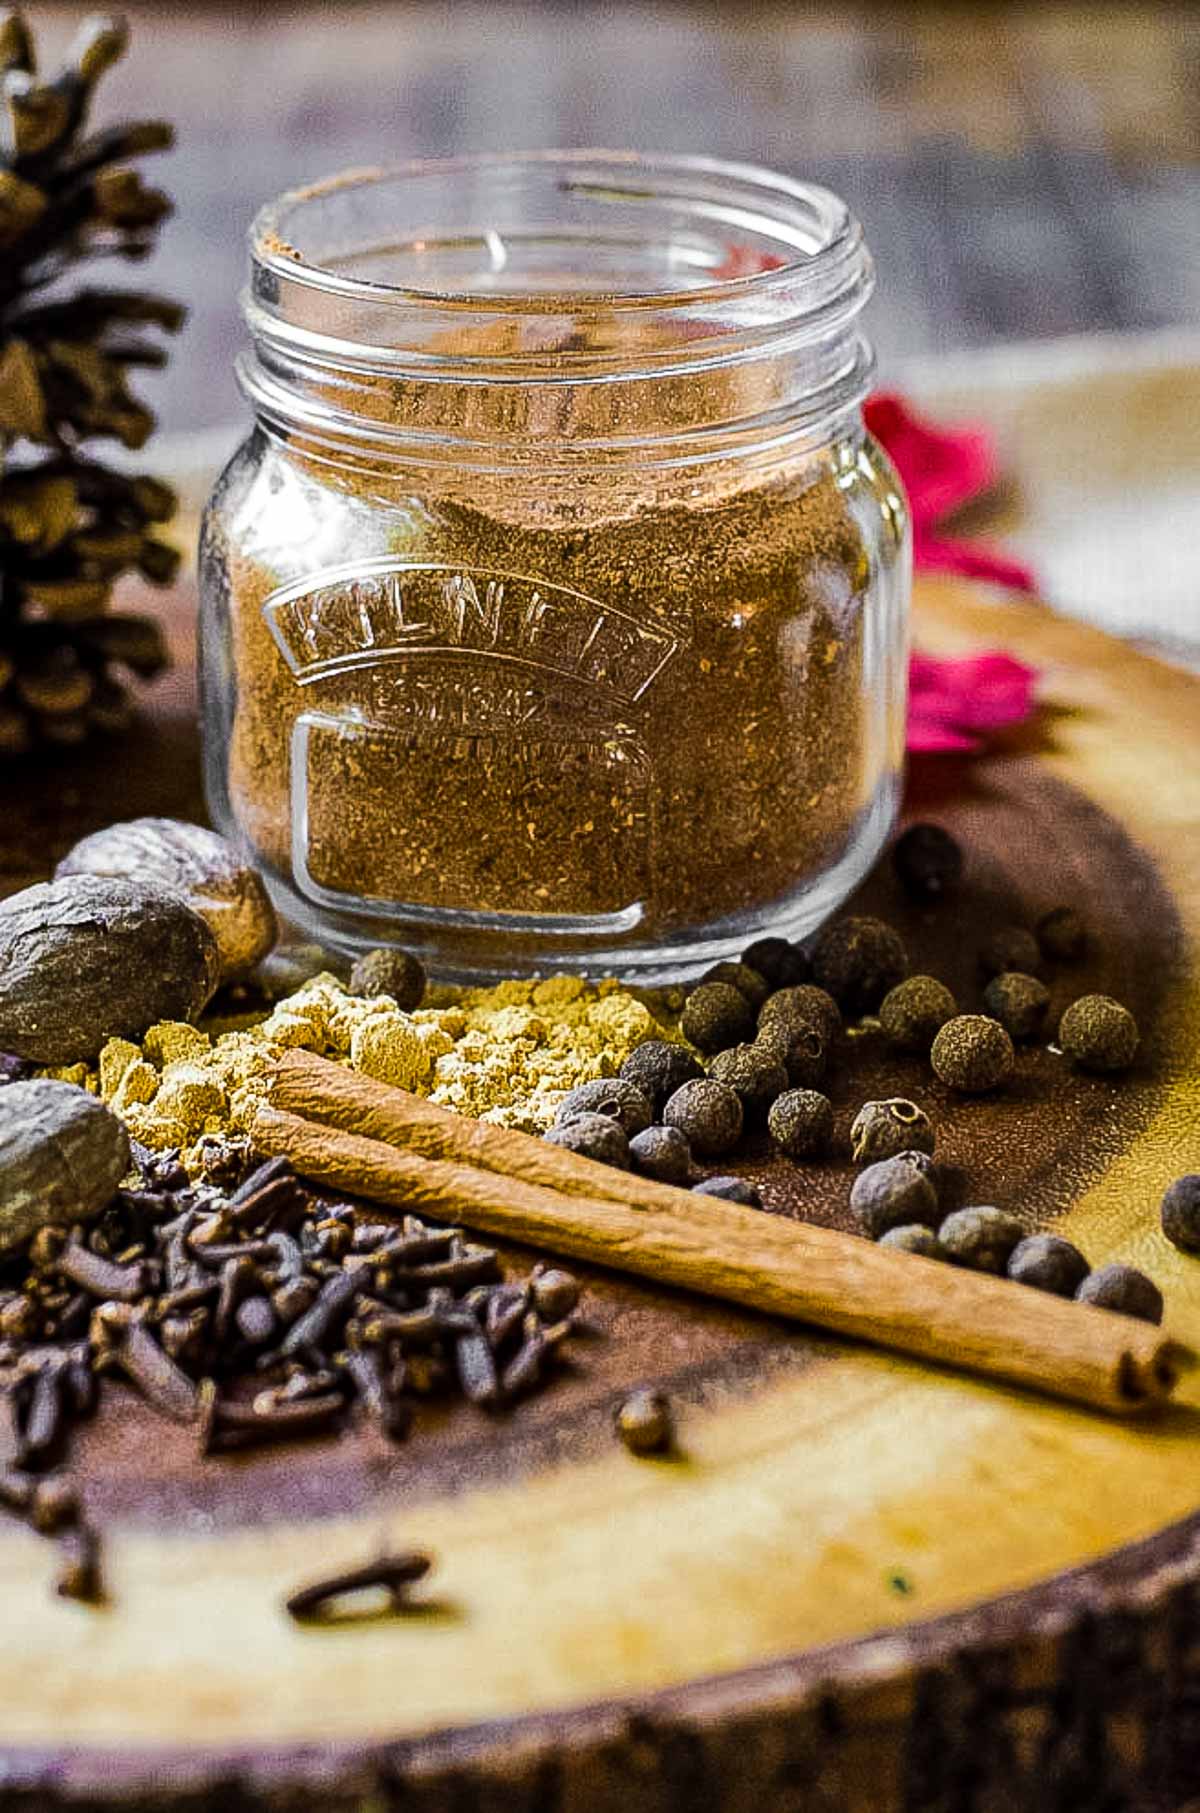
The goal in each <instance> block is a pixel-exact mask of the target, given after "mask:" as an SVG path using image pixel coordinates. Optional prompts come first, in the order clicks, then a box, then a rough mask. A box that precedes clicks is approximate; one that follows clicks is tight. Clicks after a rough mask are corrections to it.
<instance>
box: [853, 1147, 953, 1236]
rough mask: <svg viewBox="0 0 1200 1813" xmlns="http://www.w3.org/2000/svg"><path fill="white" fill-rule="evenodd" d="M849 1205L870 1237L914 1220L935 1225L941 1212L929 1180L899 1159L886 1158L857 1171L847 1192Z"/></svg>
mask: <svg viewBox="0 0 1200 1813" xmlns="http://www.w3.org/2000/svg"><path fill="white" fill-rule="evenodd" d="M850 1208H851V1211H852V1213H853V1214H854V1215H855V1217H856V1218H857V1220H858V1222H859V1223H860V1225H861V1227H862V1230H863V1233H864V1234H866V1235H868V1236H869V1237H870V1239H872V1240H879V1239H880V1238H881V1237H882V1236H883V1235H884V1234H886V1233H887V1232H888V1230H889V1229H891V1228H901V1227H906V1226H908V1225H910V1224H911V1223H913V1222H920V1223H921V1225H922V1226H924V1227H930V1228H935V1227H936V1226H937V1224H938V1216H939V1213H940V1211H939V1209H938V1199H937V1191H936V1190H935V1189H934V1187H933V1185H932V1183H931V1182H930V1181H929V1179H928V1178H927V1177H923V1176H922V1175H921V1173H920V1171H918V1170H917V1169H916V1168H915V1166H913V1165H909V1164H906V1163H905V1162H904V1160H903V1159H902V1158H885V1159H884V1160H883V1161H882V1162H881V1163H880V1164H877V1165H868V1166H867V1168H866V1170H865V1171H860V1172H859V1174H858V1176H857V1177H856V1178H855V1180H854V1187H853V1188H852V1189H851V1191H850Z"/></svg>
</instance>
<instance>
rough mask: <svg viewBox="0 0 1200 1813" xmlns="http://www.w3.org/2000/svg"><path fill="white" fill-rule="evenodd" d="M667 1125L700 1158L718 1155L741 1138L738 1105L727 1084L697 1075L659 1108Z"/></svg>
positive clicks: (733, 1092)
mask: <svg viewBox="0 0 1200 1813" xmlns="http://www.w3.org/2000/svg"><path fill="white" fill-rule="evenodd" d="M663 1120H664V1121H665V1123H666V1124H667V1126H668V1127H677V1128H678V1129H679V1131H680V1133H682V1134H683V1136H684V1138H685V1139H686V1140H687V1142H688V1144H689V1145H690V1146H691V1148H692V1151H693V1152H695V1153H696V1154H697V1155H698V1156H699V1157H701V1158H719V1157H720V1156H721V1155H722V1153H724V1152H729V1151H731V1150H732V1149H733V1147H734V1146H736V1145H737V1143H738V1141H739V1139H741V1137H742V1122H743V1116H742V1104H741V1102H740V1101H739V1100H738V1097H737V1093H736V1091H735V1090H733V1089H731V1088H730V1087H729V1085H728V1083H718V1082H715V1081H714V1080H713V1078H712V1077H707V1076H705V1077H698V1078H697V1079H696V1081H695V1082H692V1083H685V1084H684V1085H683V1088H682V1089H677V1090H676V1091H675V1093H674V1095H673V1096H672V1097H671V1099H670V1101H669V1102H668V1103H667V1105H666V1107H665V1108H664V1109H663Z"/></svg>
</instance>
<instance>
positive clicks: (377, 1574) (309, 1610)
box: [284, 1550, 433, 1621]
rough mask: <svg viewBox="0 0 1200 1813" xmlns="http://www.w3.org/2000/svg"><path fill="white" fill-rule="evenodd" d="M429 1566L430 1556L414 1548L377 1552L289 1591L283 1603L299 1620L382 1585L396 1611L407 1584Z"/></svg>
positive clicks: (316, 1615)
mask: <svg viewBox="0 0 1200 1813" xmlns="http://www.w3.org/2000/svg"><path fill="white" fill-rule="evenodd" d="M432 1566H433V1562H432V1561H431V1560H430V1557H429V1556H428V1555H422V1554H421V1553H419V1552H418V1551H416V1550H413V1551H410V1552H407V1553H403V1554H399V1555H379V1556H377V1557H376V1559H375V1560H374V1561H368V1562H367V1563H366V1565H365V1566H363V1567H357V1568H347V1569H346V1570H345V1571H344V1572H342V1573H338V1574H329V1575H327V1576H326V1577H325V1578H324V1579H322V1580H317V1581H314V1582H313V1583H312V1584H311V1585H310V1586H302V1587H300V1588H299V1589H298V1590H297V1591H296V1592H294V1593H291V1594H289V1596H288V1598H287V1599H286V1600H285V1601H284V1606H285V1609H286V1610H287V1612H288V1613H289V1615H290V1616H291V1617H293V1618H295V1619H297V1620H299V1621H304V1620H307V1619H317V1618H322V1617H325V1616H327V1615H329V1613H330V1611H331V1608H332V1607H333V1605H334V1602H335V1601H337V1600H339V1599H346V1598H350V1597H352V1596H353V1595H355V1594H357V1593H371V1592H377V1591H378V1590H379V1589H380V1588H382V1589H383V1590H384V1592H386V1594H387V1595H388V1598H389V1600H390V1603H391V1606H392V1608H393V1610H397V1611H399V1610H402V1609H403V1607H404V1604H405V1601H406V1598H407V1594H408V1589H409V1587H410V1586H412V1585H414V1584H415V1582H416V1581H418V1580H423V1579H424V1578H425V1576H426V1574H428V1572H429V1570H430V1568H431V1567H432Z"/></svg>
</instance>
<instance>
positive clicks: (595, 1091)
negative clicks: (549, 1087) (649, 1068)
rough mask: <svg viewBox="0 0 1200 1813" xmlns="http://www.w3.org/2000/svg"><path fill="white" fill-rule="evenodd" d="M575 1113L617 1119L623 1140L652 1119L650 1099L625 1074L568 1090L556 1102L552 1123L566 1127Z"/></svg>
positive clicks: (589, 1082)
mask: <svg viewBox="0 0 1200 1813" xmlns="http://www.w3.org/2000/svg"><path fill="white" fill-rule="evenodd" d="M577 1114H607V1115H608V1116H609V1117H610V1118H611V1119H612V1120H615V1121H618V1122H619V1123H620V1125H621V1128H622V1130H623V1131H624V1134H625V1137H626V1139H632V1138H633V1136H634V1134H635V1133H642V1132H644V1130H645V1129H646V1128H647V1127H648V1126H649V1125H650V1122H651V1121H652V1120H653V1119H654V1114H653V1111H652V1109H651V1106H650V1102H649V1099H648V1097H647V1096H646V1095H645V1093H644V1092H643V1091H642V1090H641V1089H639V1088H638V1086H637V1084H636V1083H631V1082H629V1081H628V1079H627V1078H625V1077H620V1076H598V1077H592V1078H591V1079H590V1080H589V1081H588V1082H586V1083H577V1084H576V1086H575V1088H574V1089H568V1091H567V1093H566V1095H564V1096H563V1099H562V1101H561V1102H560V1103H559V1104H558V1112H557V1114H556V1115H555V1117H554V1118H555V1122H556V1124H557V1125H558V1126H560V1127H561V1126H565V1125H566V1123H567V1121H570V1120H574V1118H575V1116H576V1115H577Z"/></svg>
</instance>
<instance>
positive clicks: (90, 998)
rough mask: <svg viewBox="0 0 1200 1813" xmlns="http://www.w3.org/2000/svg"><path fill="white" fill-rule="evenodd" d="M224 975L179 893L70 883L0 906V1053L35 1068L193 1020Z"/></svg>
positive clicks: (101, 881) (70, 879)
mask: <svg viewBox="0 0 1200 1813" xmlns="http://www.w3.org/2000/svg"><path fill="white" fill-rule="evenodd" d="M219 977H220V953H219V951H218V948H217V941H216V938H215V937H214V936H213V934H212V932H211V931H210V930H209V927H208V925H207V924H206V923H205V921H204V920H203V919H201V918H200V916H199V915H198V914H197V913H194V912H193V911H192V909H191V907H189V906H187V905H186V904H185V902H184V901H183V899H182V898H181V897H180V896H179V895H178V894H175V893H169V892H166V891H151V890H150V889H148V888H146V887H143V886H141V885H140V884H135V883H132V882H125V881H111V880H108V879H105V878H103V877H101V876H97V875H64V876H63V878H62V880H61V881H45V882H39V883H38V885H37V886H36V887H32V888H26V889H25V890H24V892H23V893H20V894H14V895H12V897H11V898H10V899H8V900H5V901H3V902H0V1051H12V1052H15V1053H16V1054H17V1056H18V1057H23V1058H31V1059H32V1060H33V1061H34V1063H37V1064H76V1063H79V1062H80V1061H81V1060H84V1059H90V1058H94V1057H95V1056H96V1054H97V1053H98V1051H99V1050H100V1047H101V1046H102V1045H103V1044H104V1043H105V1042H106V1041H107V1040H108V1039H112V1038H126V1039H134V1040H137V1039H140V1038H141V1037H142V1034H143V1033H144V1032H145V1031H146V1029H147V1027H149V1026H153V1025H154V1024H155V1022H156V1021H158V1020H194V1019H195V1018H196V1017H197V1016H198V1015H199V1014H200V1013H202V1012H203V1010H204V1008H205V1007H207V1005H208V1003H209V1001H210V1000H211V999H212V996H213V993H214V991H215V990H216V987H217V983H218V980H219Z"/></svg>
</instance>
